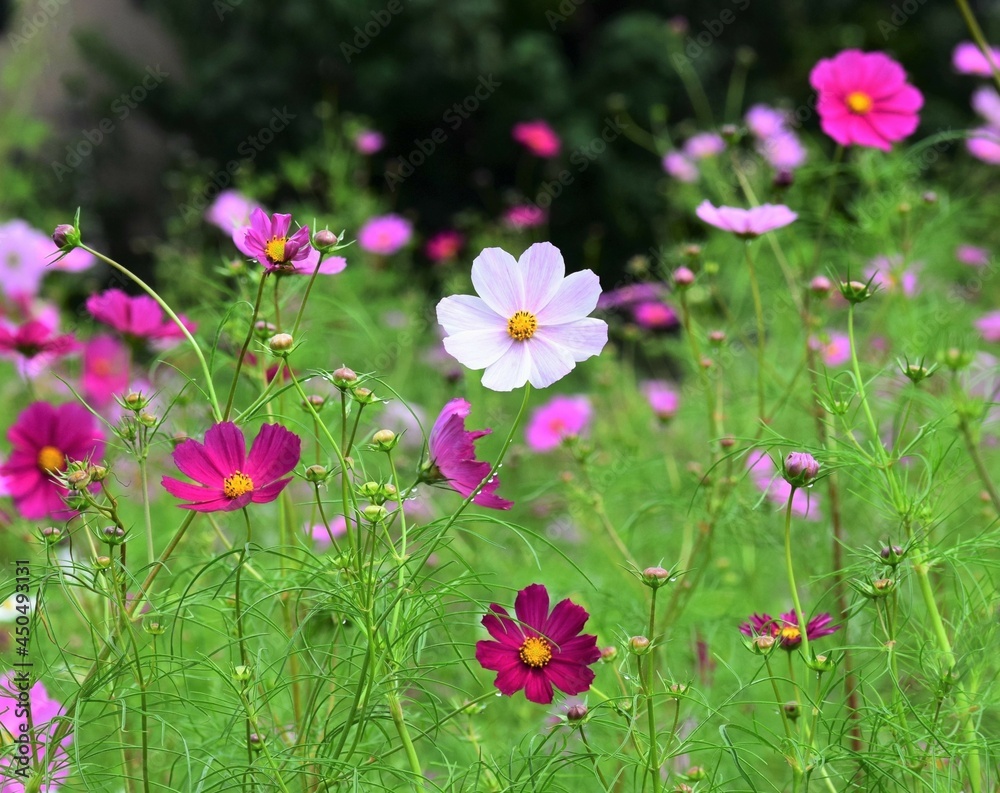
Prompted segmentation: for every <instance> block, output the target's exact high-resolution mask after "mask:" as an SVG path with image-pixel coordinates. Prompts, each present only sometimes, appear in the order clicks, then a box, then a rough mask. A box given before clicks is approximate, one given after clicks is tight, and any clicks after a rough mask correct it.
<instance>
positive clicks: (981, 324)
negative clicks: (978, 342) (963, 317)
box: [975, 311, 1000, 342]
mask: <svg viewBox="0 0 1000 793" xmlns="http://www.w3.org/2000/svg"><path fill="white" fill-rule="evenodd" d="M975 325H976V330H978V331H979V335H980V336H982V337H983V340H984V341H990V342H997V341H1000V311H991V312H990V313H989V314H983V316H981V317H980V318H979V319H977V320H976V322H975Z"/></svg>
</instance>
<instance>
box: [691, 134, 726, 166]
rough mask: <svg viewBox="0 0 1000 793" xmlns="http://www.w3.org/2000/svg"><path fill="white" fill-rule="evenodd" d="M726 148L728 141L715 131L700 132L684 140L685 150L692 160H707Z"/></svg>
mask: <svg viewBox="0 0 1000 793" xmlns="http://www.w3.org/2000/svg"><path fill="white" fill-rule="evenodd" d="M725 150H726V142H725V141H724V140H723V139H722V136H721V135H717V134H716V133H714V132H699V133H698V134H697V135H692V136H691V137H690V138H688V139H687V140H686V141H684V147H683V151H684V154H685V156H687V158H688V159H690V160H705V159H708V158H709V157H715V156H717V155H719V154H722V152H724V151H725Z"/></svg>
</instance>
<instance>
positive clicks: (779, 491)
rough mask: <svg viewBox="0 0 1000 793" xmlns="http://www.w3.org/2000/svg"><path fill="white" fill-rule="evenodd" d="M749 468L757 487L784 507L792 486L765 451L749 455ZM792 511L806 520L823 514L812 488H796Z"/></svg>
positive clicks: (752, 452)
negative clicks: (783, 477)
mask: <svg viewBox="0 0 1000 793" xmlns="http://www.w3.org/2000/svg"><path fill="white" fill-rule="evenodd" d="M746 466H747V470H748V472H749V473H750V477H751V479H753V481H754V484H755V485H756V486H757V489H758V490H760V491H761V492H762V493H764V494H765V495H766V496H767V498H768V500H770V501H772V502H773V503H775V504H777V505H778V506H779V507H784V506H785V505H786V504H787V503H788V496H789V494H791V493H792V486H791V485H790V484H788V482H786V481H785V480H784V479H782V477H781V474H780V473H779V471H778V469H777V468H775V466H774V462H773V461H772V460H771V458H770V457H768V456H767V454H766V453H765V452H763V451H759V450H753V451H751V452H750V454H749V455H747V460H746ZM792 513H793V514H795V515H798V516H799V517H802V518H805V519H806V520H819V519H820V518H821V517H822V515H821V514H820V511H819V504H818V498H817V497H816V496H815V495H812V491H811V490H807V489H805V488H801V487H800V488H796V490H795V493H794V494H792Z"/></svg>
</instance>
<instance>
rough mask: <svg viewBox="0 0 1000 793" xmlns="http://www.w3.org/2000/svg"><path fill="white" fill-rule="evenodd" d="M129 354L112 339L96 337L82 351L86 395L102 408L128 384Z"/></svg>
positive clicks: (125, 348) (122, 345)
mask: <svg viewBox="0 0 1000 793" xmlns="http://www.w3.org/2000/svg"><path fill="white" fill-rule="evenodd" d="M129 357H130V356H129V350H128V347H126V346H125V345H124V344H122V343H121V342H120V341H118V340H117V339H115V338H114V337H112V336H95V337H94V338H93V339H91V340H90V341H88V342H87V344H86V346H85V347H84V350H83V378H82V379H83V393H84V396H86V397H87V399H88V400H89V401H90V402H92V403H93V404H94V405H96V406H97V407H99V408H102V407H105V406H107V405H109V404H111V402H113V401H114V397H115V395H116V394H119V395H120V394H122V393H123V392H124V391H125V390H126V389H127V388H128V384H129Z"/></svg>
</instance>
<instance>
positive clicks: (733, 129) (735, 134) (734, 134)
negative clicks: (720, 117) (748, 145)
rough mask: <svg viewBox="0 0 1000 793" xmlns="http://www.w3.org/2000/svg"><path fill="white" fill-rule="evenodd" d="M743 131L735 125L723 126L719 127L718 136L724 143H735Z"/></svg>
mask: <svg viewBox="0 0 1000 793" xmlns="http://www.w3.org/2000/svg"><path fill="white" fill-rule="evenodd" d="M742 133H743V131H742V130H741V129H740V128H739V127H737V126H736V125H735V124H723V125H722V126H721V127H719V135H721V136H722V139H723V140H724V141H725V142H726V143H736V142H738V141H739V139H740V138H741V137H742Z"/></svg>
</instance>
